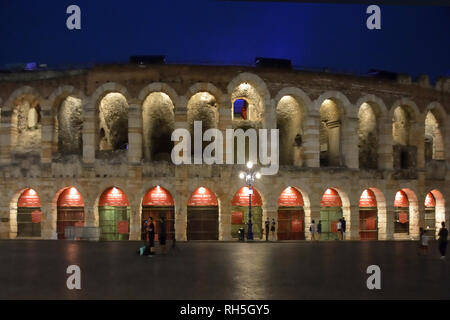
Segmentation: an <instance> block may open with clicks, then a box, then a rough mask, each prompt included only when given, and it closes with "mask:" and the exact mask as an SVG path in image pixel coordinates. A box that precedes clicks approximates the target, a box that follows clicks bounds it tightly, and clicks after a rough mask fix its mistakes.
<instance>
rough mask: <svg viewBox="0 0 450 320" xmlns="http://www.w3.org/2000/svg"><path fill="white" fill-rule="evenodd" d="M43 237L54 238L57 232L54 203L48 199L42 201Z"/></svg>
mask: <svg viewBox="0 0 450 320" xmlns="http://www.w3.org/2000/svg"><path fill="white" fill-rule="evenodd" d="M41 212H42V222H41V238H42V239H52V237H53V234H54V232H56V216H55V217H54V215H53V214H52V204H51V203H50V202H47V201H45V202H44V201H41Z"/></svg>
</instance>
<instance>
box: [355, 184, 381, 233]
mask: <svg viewBox="0 0 450 320" xmlns="http://www.w3.org/2000/svg"><path fill="white" fill-rule="evenodd" d="M377 217H378V209H377V199H376V197H375V194H374V193H373V191H372V190H370V189H366V190H364V191H363V193H362V194H361V197H360V198H359V238H360V239H361V240H378V218H377Z"/></svg>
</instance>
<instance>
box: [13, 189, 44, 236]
mask: <svg viewBox="0 0 450 320" xmlns="http://www.w3.org/2000/svg"><path fill="white" fill-rule="evenodd" d="M41 221H42V212H41V200H40V199H39V196H38V194H37V192H36V191H34V190H33V189H25V190H24V191H23V192H22V194H21V195H20V197H19V199H18V201H17V237H41Z"/></svg>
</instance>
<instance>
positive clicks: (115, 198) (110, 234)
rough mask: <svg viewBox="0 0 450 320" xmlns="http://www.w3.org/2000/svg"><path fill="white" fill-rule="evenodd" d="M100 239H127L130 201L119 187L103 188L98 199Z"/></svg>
mask: <svg viewBox="0 0 450 320" xmlns="http://www.w3.org/2000/svg"><path fill="white" fill-rule="evenodd" d="M98 215H99V220H100V221H99V225H100V240H128V239H129V234H130V227H129V224H130V203H129V202H128V198H127V196H126V194H125V193H124V192H123V191H122V190H121V189H119V188H116V187H111V188H109V189H107V190H105V191H104V192H103V193H102V195H101V196H100V200H99V201H98Z"/></svg>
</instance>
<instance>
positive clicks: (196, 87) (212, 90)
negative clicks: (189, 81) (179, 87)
mask: <svg viewBox="0 0 450 320" xmlns="http://www.w3.org/2000/svg"><path fill="white" fill-rule="evenodd" d="M199 92H208V93H209V94H211V95H212V96H214V98H215V99H216V101H217V103H218V104H219V106H221V105H222V104H223V102H224V95H223V93H222V91H221V90H220V89H219V88H217V87H216V86H215V85H213V84H212V83H210V82H197V83H195V84H193V85H192V86H190V87H189V89H188V90H187V92H186V94H185V97H186V98H187V99H188V100H189V99H191V98H192V96H194V95H195V94H197V93H199Z"/></svg>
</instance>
